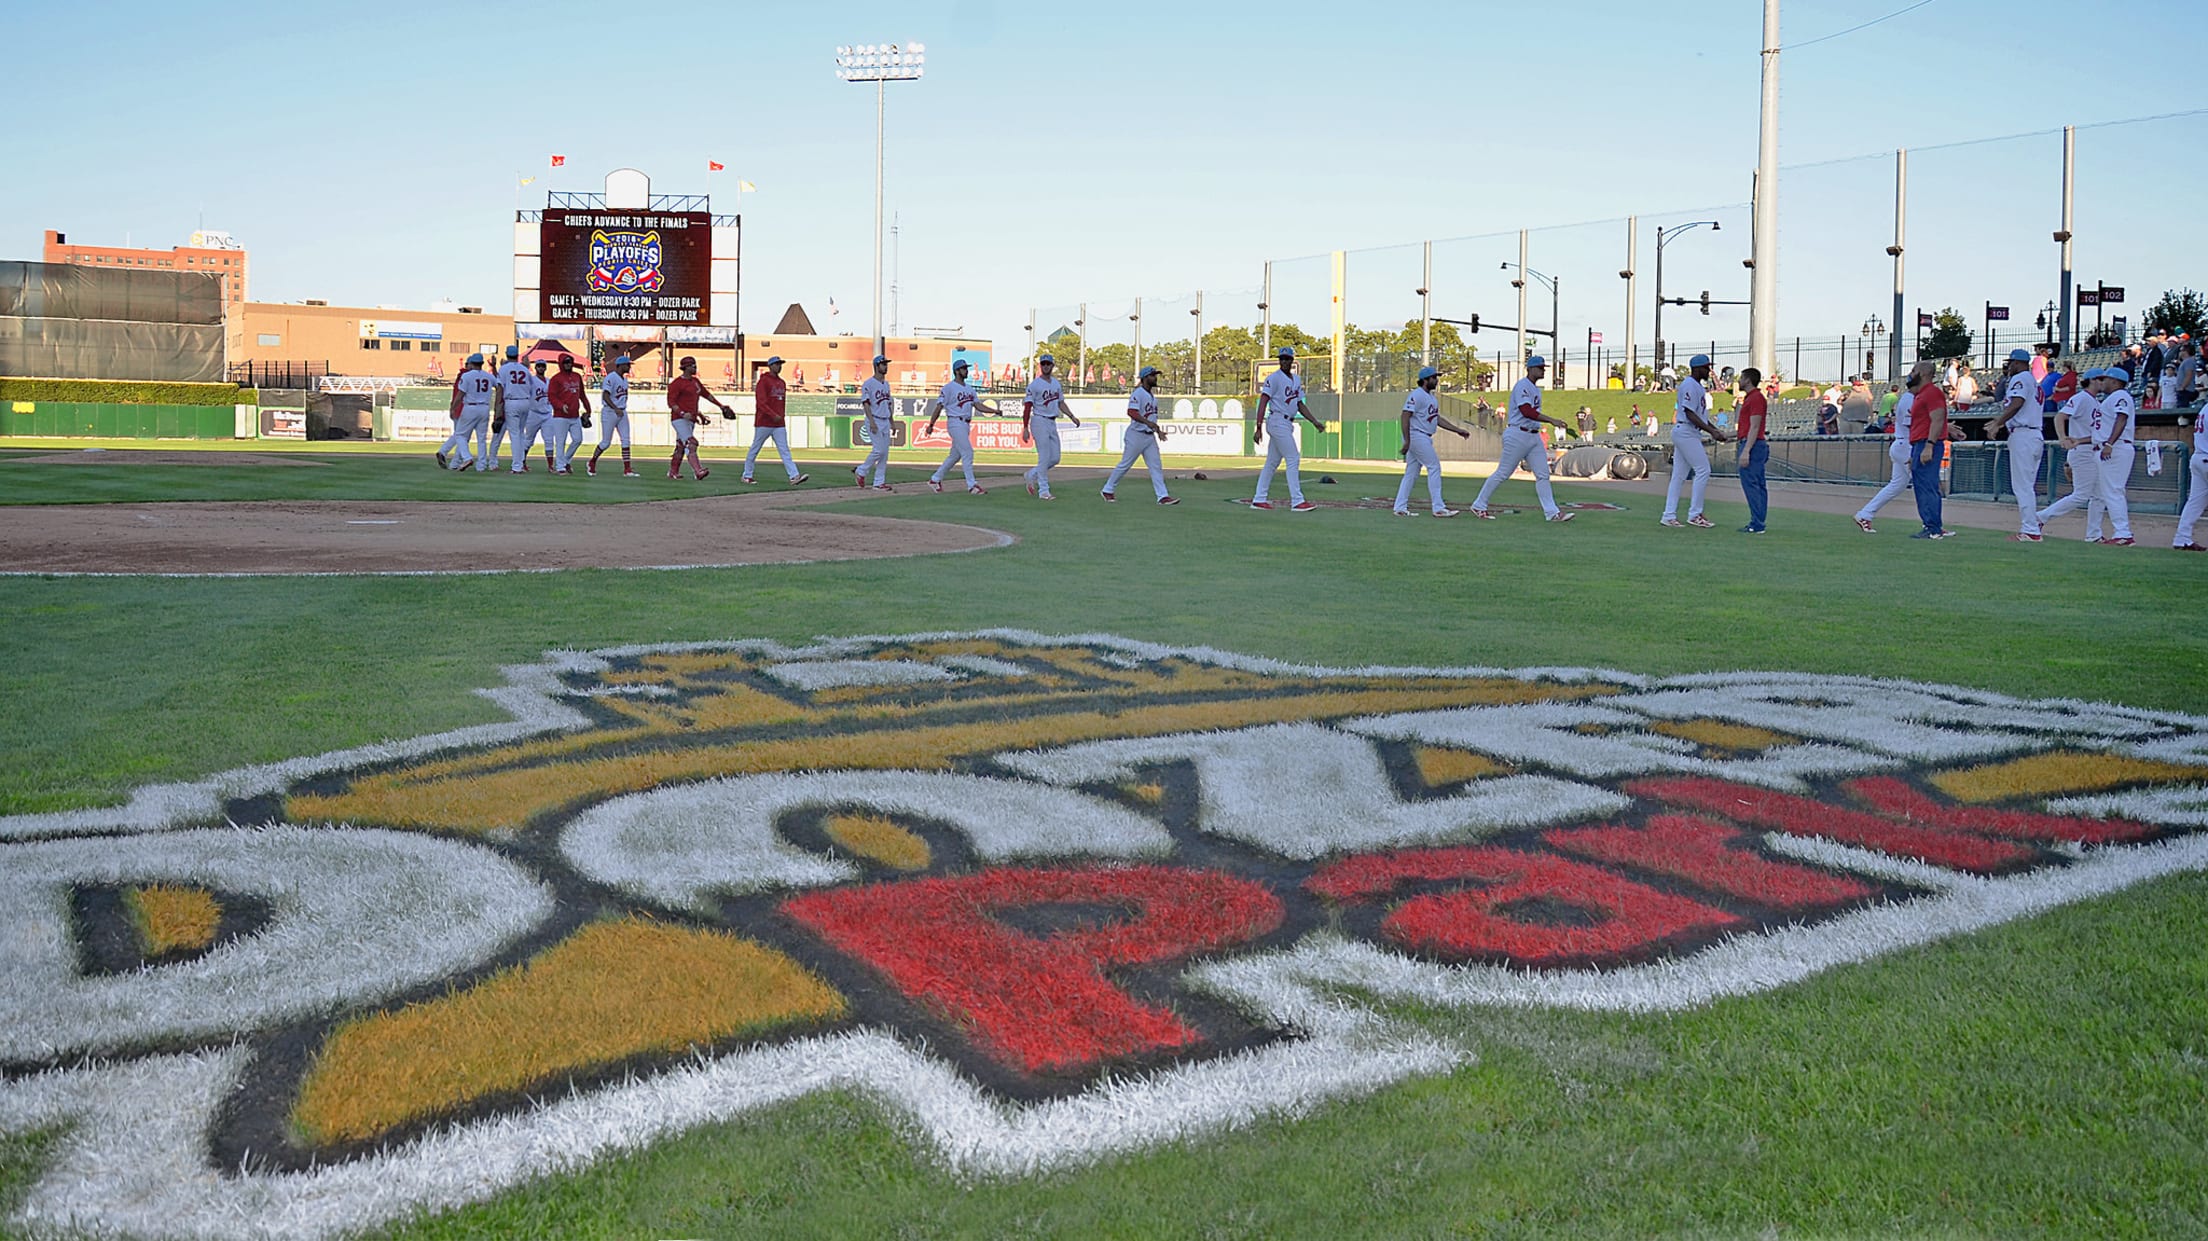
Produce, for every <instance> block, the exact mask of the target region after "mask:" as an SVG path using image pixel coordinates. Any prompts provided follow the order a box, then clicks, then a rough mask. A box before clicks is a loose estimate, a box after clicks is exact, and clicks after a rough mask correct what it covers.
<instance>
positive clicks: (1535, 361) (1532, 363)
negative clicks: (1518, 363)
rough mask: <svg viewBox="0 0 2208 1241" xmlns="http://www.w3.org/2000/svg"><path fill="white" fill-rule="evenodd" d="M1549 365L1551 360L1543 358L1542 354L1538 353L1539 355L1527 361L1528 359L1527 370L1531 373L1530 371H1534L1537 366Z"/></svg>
mask: <svg viewBox="0 0 2208 1241" xmlns="http://www.w3.org/2000/svg"><path fill="white" fill-rule="evenodd" d="M1548 364H1549V360H1548V359H1547V358H1544V357H1542V356H1541V355H1540V354H1538V353H1537V354H1534V355H1533V356H1532V357H1530V358H1527V359H1526V369H1527V370H1529V371H1530V370H1532V369H1533V368H1534V367H1536V366H1547V365H1548Z"/></svg>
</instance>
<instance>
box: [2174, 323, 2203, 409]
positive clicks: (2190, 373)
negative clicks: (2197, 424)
mask: <svg viewBox="0 0 2208 1241" xmlns="http://www.w3.org/2000/svg"><path fill="white" fill-rule="evenodd" d="M2199 399H2200V342H2198V341H2191V340H2189V341H2186V342H2185V346H2184V353H2183V356H2181V357H2180V358H2179V359H2178V363H2177V403H2178V404H2179V405H2182V406H2186V407H2188V408H2189V407H2191V406H2192V404H2193V403H2194V402H2195V401H2198V400H2199Z"/></svg>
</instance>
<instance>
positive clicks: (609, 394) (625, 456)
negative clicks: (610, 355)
mask: <svg viewBox="0 0 2208 1241" xmlns="http://www.w3.org/2000/svg"><path fill="white" fill-rule="evenodd" d="M598 421H599V422H600V423H601V424H603V425H602V426H601V427H600V429H599V431H598V448H597V451H595V452H593V453H591V454H590V464H588V465H586V466H584V467H583V473H585V474H590V475H596V474H597V473H598V458H600V457H603V456H605V455H606V449H608V448H611V447H613V437H614V436H615V435H617V434H618V435H619V436H620V437H621V477H623V478H641V477H642V475H640V474H638V473H637V472H636V470H635V468H634V467H632V466H631V465H630V464H629V355H627V354H625V353H624V354H619V355H616V356H615V358H614V359H613V370H612V372H611V373H609V374H608V375H607V376H606V377H605V378H604V379H602V380H600V381H599V383H598Z"/></svg>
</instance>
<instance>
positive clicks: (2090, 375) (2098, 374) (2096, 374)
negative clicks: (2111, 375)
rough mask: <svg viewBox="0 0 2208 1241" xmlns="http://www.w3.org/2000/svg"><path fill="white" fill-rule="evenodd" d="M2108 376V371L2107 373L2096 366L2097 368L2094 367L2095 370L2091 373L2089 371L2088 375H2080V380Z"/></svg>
mask: <svg viewBox="0 0 2208 1241" xmlns="http://www.w3.org/2000/svg"><path fill="white" fill-rule="evenodd" d="M2106 374H2108V372H2107V371H2105V370H2103V369H2101V368H2100V367H2098V366H2096V367H2094V368H2093V369H2092V370H2089V371H2087V372H2086V373H2084V374H2083V375H2080V376H2078V378H2080V379H2099V378H2100V377H2101V376H2103V375H2106Z"/></svg>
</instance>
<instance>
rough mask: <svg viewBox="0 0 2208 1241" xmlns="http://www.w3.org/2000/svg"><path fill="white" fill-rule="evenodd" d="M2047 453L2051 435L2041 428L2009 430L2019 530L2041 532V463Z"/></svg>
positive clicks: (2010, 483)
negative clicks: (2043, 433) (2047, 435)
mask: <svg viewBox="0 0 2208 1241" xmlns="http://www.w3.org/2000/svg"><path fill="white" fill-rule="evenodd" d="M2046 453H2047V437H2046V436H2044V435H2042V434H2040V431H2039V428H2037V427H2014V428H2011V429H2010V431H2009V490H2010V491H2013V492H2015V493H2016V511H2017V516H2018V519H2019V520H2018V524H2017V530H2018V532H2020V533H2023V534H2038V533H2039V463H2040V461H2041V460H2042V459H2043V458H2044V457H2045V456H2046Z"/></svg>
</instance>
